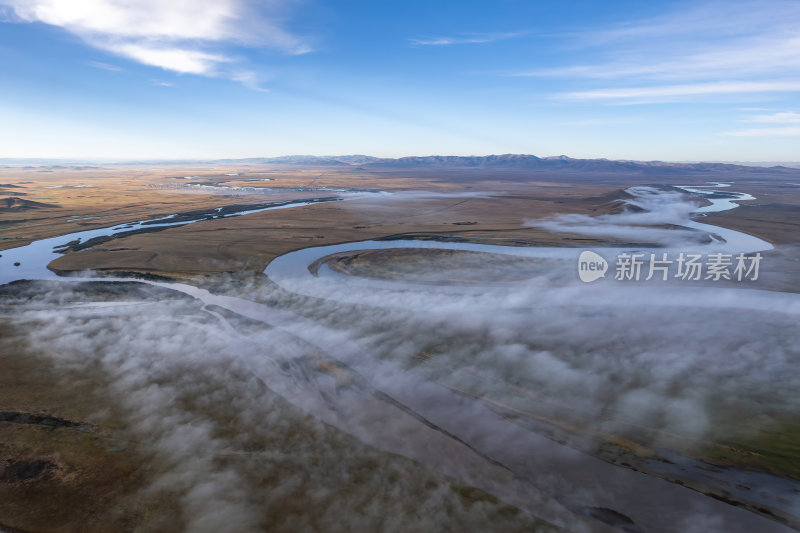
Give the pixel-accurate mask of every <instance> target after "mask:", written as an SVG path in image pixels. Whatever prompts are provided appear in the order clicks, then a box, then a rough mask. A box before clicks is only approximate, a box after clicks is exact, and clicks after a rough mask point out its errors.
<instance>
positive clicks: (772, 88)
mask: <svg viewBox="0 0 800 533" xmlns="http://www.w3.org/2000/svg"><path fill="white" fill-rule="evenodd" d="M792 91H800V81H723V82H714V83H692V84H681V85H656V86H646V87H622V88H609V89H595V90H589V91H574V92H567V93H561V94H558V95H556V97H557V98H561V99H565V100H608V101H613V100H636V101H640V102H652V101H663V100H673V99H678V98H684V97H689V96H707V95H722V94H742V93H765V92H792Z"/></svg>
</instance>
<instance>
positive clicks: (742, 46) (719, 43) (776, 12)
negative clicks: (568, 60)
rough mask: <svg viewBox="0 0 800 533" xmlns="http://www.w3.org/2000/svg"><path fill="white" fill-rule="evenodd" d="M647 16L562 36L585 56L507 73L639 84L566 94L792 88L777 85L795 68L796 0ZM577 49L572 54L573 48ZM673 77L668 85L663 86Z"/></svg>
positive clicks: (799, 15)
mask: <svg viewBox="0 0 800 533" xmlns="http://www.w3.org/2000/svg"><path fill="white" fill-rule="evenodd" d="M678 6H680V7H678V8H677V9H674V10H672V11H670V12H667V13H664V14H663V15H661V16H658V17H652V18H649V19H639V20H630V21H628V22H627V23H623V24H617V25H614V26H610V27H606V28H600V29H594V28H588V29H586V31H584V32H580V33H573V34H570V35H567V36H565V37H567V38H568V39H569V43H568V44H569V46H570V47H571V48H572V49H574V50H579V51H581V52H582V55H584V56H585V57H591V58H593V59H592V60H591V61H590V62H585V61H584V62H580V63H573V64H562V65H557V66H555V67H552V68H534V69H528V70H520V71H517V72H514V73H511V75H512V76H529V77H552V78H566V79H574V80H586V79H592V80H601V79H607V80H612V79H620V80H625V84H626V85H628V86H631V85H637V86H639V87H642V88H641V89H638V88H637V89H608V90H600V91H578V92H574V93H569V94H567V95H560V96H566V97H567V98H575V99H616V100H622V99H625V98H632V99H638V98H643V97H644V98H652V97H657V98H674V97H682V98H688V97H691V96H695V95H705V94H734V93H757V92H761V90H760V89H757V87H759V85H758V83H762V85H760V87H763V90H764V92H774V91H776V90H777V91H784V90H795V89H783V88H776V87H780V86H781V85H782V84H783V85H785V83H784V80H785V76H786V74H787V73H791V72H798V71H800V54H798V50H800V30H798V28H799V27H800V3H798V2H791V1H781V0H766V1H762V2H752V1H743V2H717V1H711V2H709V1H705V2H701V3H681V4H678ZM576 55H577V54H576ZM667 84H674V85H667Z"/></svg>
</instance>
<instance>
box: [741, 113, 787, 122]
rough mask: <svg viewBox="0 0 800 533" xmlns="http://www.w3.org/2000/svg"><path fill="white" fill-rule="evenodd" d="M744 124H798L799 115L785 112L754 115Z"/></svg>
mask: <svg viewBox="0 0 800 533" xmlns="http://www.w3.org/2000/svg"><path fill="white" fill-rule="evenodd" d="M745 122H766V123H770V124H800V113H793V112H791V111H786V112H783V113H772V114H770V115H755V116H753V117H749V118H747V119H746V120H745Z"/></svg>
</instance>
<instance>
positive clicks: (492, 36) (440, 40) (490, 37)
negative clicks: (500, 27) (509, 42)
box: [409, 32, 523, 46]
mask: <svg viewBox="0 0 800 533" xmlns="http://www.w3.org/2000/svg"><path fill="white" fill-rule="evenodd" d="M521 35H523V33H522V32H509V33H462V34H458V35H456V36H451V37H427V38H410V39H409V42H410V43H411V44H412V45H414V46H451V45H455V44H483V43H491V42H494V41H501V40H504V39H513V38H515V37H520V36H521Z"/></svg>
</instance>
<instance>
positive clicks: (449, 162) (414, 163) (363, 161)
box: [214, 154, 800, 173]
mask: <svg viewBox="0 0 800 533" xmlns="http://www.w3.org/2000/svg"><path fill="white" fill-rule="evenodd" d="M214 163H240V164H241V163H245V164H247V163H249V164H266V165H291V166H333V167H358V168H363V169H365V170H369V169H375V170H378V169H386V170H391V169H409V170H410V169H443V170H444V169H482V168H485V169H510V170H566V171H570V170H574V171H581V172H640V173H658V172H663V171H664V170H672V171H684V172H690V173H702V172H723V171H739V172H748V173H750V172H764V170H767V169H769V170H770V171H776V172H781V171H786V172H787V173H796V172H800V168H790V167H788V166H781V165H775V166H769V167H768V166H767V165H766V164H765V163H758V164H754V165H744V164H733V163H676V162H667V161H630V160H613V159H576V158H572V157H567V156H565V155H560V156H552V157H537V156H535V155H527V154H503V155H486V156H441V155H431V156H411V157H400V158H397V159H391V158H379V157H371V156H367V155H345V156H311V155H297V156H282V157H266V158H252V159H221V160H217V161H214Z"/></svg>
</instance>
